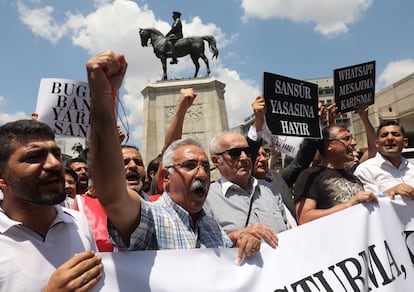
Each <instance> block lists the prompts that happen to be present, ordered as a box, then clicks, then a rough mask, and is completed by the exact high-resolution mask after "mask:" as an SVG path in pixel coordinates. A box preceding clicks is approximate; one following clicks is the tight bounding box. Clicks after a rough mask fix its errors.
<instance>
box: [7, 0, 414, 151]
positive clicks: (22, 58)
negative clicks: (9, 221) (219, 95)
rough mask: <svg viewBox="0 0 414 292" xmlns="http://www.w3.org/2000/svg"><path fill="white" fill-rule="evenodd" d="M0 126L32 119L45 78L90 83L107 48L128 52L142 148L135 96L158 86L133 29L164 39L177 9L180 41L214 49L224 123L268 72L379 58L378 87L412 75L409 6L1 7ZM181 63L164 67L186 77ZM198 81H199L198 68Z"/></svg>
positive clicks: (327, 71) (246, 104)
mask: <svg viewBox="0 0 414 292" xmlns="http://www.w3.org/2000/svg"><path fill="white" fill-rule="evenodd" d="M0 5H1V7H0V8H1V9H0V16H1V19H2V25H1V26H0V35H1V40H2V42H1V43H2V45H1V52H2V57H3V58H2V62H1V64H2V65H1V69H2V70H1V71H0V124H2V123H5V122H7V121H11V120H15V119H19V118H25V117H29V116H30V114H31V112H32V111H34V109H35V107H36V99H37V93H38V89H39V82H40V79H41V78H46V77H47V78H68V79H75V80H81V81H85V80H86V74H85V62H86V61H87V60H88V59H89V58H90V57H91V56H92V55H94V54H96V53H98V52H101V51H105V50H108V49H111V50H113V51H115V52H123V53H125V54H126V58H127V61H128V62H129V68H128V73H127V76H126V79H125V82H124V87H123V89H122V91H121V99H122V103H123V104H124V106H125V108H126V109H127V119H128V122H129V125H130V132H131V133H130V135H131V141H130V142H131V143H133V144H136V145H138V146H140V139H141V128H142V127H141V126H142V120H141V116H142V96H141V94H140V92H141V90H142V89H143V88H144V86H145V84H147V83H153V82H155V81H157V80H160V79H161V65H160V62H159V60H158V59H157V58H156V57H155V56H154V55H153V53H152V48H150V47H146V48H143V47H141V45H140V42H139V39H138V28H140V27H141V28H145V27H156V28H157V29H159V30H160V31H162V32H163V33H166V32H168V30H169V28H170V26H171V22H172V18H171V12H172V11H174V10H178V11H181V12H182V17H181V19H182V22H183V33H184V36H190V35H205V34H212V35H214V36H215V37H216V39H217V44H218V48H219V51H220V54H219V58H218V60H217V61H216V60H214V61H210V64H211V67H212V74H211V75H212V76H214V77H217V78H218V79H220V80H222V81H223V82H224V83H226V95H225V98H226V107H227V111H228V116H229V124H230V126H234V125H237V124H239V123H241V122H242V121H243V119H244V118H245V117H247V116H248V115H249V114H250V113H251V107H250V104H251V102H252V101H253V100H254V98H255V96H256V94H257V93H259V92H261V91H262V74H263V72H264V71H267V72H272V73H276V74H280V75H285V76H289V77H292V78H296V79H313V78H318V77H330V76H332V71H333V69H336V68H340V67H346V66H349V65H353V64H358V63H363V62H367V61H371V60H376V65H377V89H378V90H379V89H381V88H383V87H385V86H387V85H389V84H391V83H392V82H395V81H397V80H399V79H401V78H403V77H404V76H406V75H408V74H411V73H413V72H414V49H413V47H414V46H413V43H414V38H413V37H412V35H413V34H412V29H413V27H414V17H413V11H414V1H408V0H393V1H388V0H224V1H223V0H208V1H207V0H204V1H199V0H192V1H188V0H169V1H165V0H151V1H149V0H148V1H142V0H137V1H126V0H116V1H105V0H95V1H85V0H71V1H67V0H49V1H43V0H16V1H9V0H0ZM193 70H194V68H193V64H192V62H191V60H190V59H189V58H188V57H187V58H186V59H181V60H180V63H179V64H178V65H177V66H174V67H169V72H168V73H169V75H170V77H174V78H182V77H190V76H192V74H193ZM200 73H201V74H200V75H203V74H205V67H204V64H201V68H200Z"/></svg>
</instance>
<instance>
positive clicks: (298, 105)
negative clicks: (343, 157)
mask: <svg viewBox="0 0 414 292" xmlns="http://www.w3.org/2000/svg"><path fill="white" fill-rule="evenodd" d="M263 95H264V99H265V102H266V122H267V126H268V127H269V129H270V131H271V132H272V134H274V135H281V136H298V137H313V138H320V136H321V134H320V125H319V118H318V85H317V84H314V83H310V82H305V81H301V80H297V79H293V78H289V77H285V76H281V75H276V74H272V73H267V72H265V73H264V76H263Z"/></svg>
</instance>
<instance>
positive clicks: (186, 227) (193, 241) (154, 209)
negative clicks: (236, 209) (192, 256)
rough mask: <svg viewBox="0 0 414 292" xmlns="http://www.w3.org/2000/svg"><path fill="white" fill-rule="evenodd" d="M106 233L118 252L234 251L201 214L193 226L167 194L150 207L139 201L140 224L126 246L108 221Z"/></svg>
mask: <svg viewBox="0 0 414 292" xmlns="http://www.w3.org/2000/svg"><path fill="white" fill-rule="evenodd" d="M108 231H109V235H110V236H111V238H112V240H113V242H114V244H115V245H116V246H117V247H118V249H119V250H121V251H125V250H155V249H188V248H197V247H233V242H232V241H231V240H230V239H229V238H228V237H227V235H226V234H225V232H224V231H223V230H222V229H221V227H220V226H219V225H218V224H217V222H216V221H215V220H214V219H213V218H212V217H210V216H207V215H206V213H205V212H204V210H201V211H200V213H199V215H198V217H197V220H196V221H195V222H193V220H192V219H191V217H190V215H189V214H188V212H187V211H186V210H184V209H183V208H182V207H181V206H179V205H178V204H176V203H175V202H174V201H173V200H171V198H170V196H169V195H168V194H167V193H164V194H163V195H162V196H161V197H160V198H159V199H158V200H157V201H155V202H152V203H150V202H145V201H142V200H141V220H140V223H139V225H138V227H137V228H136V229H135V231H134V232H133V233H132V234H131V237H130V245H129V246H126V244H125V243H124V242H123V241H122V239H121V237H120V235H119V233H118V232H117V230H116V229H115V227H114V226H113V225H112V223H111V222H110V221H109V220H108Z"/></svg>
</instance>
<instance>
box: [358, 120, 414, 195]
mask: <svg viewBox="0 0 414 292" xmlns="http://www.w3.org/2000/svg"><path fill="white" fill-rule="evenodd" d="M375 144H376V146H377V148H378V152H377V154H376V156H375V157H374V158H371V159H368V160H367V161H365V162H363V163H361V164H360V165H359V166H358V167H357V168H356V170H355V175H356V176H357V177H358V178H359V179H360V180H361V181H362V183H363V184H364V188H365V189H366V190H369V191H372V192H374V193H376V194H385V195H387V196H390V197H394V196H395V195H403V196H407V197H410V198H412V199H414V165H413V164H412V163H410V162H409V161H408V160H407V159H405V158H404V157H403V156H402V150H403V148H406V147H407V146H408V139H407V138H406V137H405V130H404V128H403V126H401V125H400V124H399V123H398V122H397V121H394V120H385V121H383V122H381V124H380V125H379V127H378V130H377V140H376V142H375Z"/></svg>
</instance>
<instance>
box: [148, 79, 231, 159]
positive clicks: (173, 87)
mask: <svg viewBox="0 0 414 292" xmlns="http://www.w3.org/2000/svg"><path fill="white" fill-rule="evenodd" d="M224 87H225V84H224V83H222V82H220V81H219V80H218V79H216V78H210V77H206V78H191V79H179V80H165V81H159V82H156V83H153V84H148V85H147V86H146V87H145V88H144V89H143V90H142V92H141V93H142V95H143V96H144V110H143V132H142V143H141V145H142V149H141V153H142V155H143V159H144V163H145V166H147V165H148V163H149V161H151V160H152V159H154V158H155V157H156V156H157V155H158V154H160V153H161V150H162V147H163V145H164V139H165V133H166V130H167V128H168V125H169V124H170V122H171V119H172V117H173V116H174V114H175V112H176V106H177V101H178V98H179V92H180V89H181V88H193V90H194V91H195V92H196V93H197V97H196V99H195V100H194V102H193V105H192V106H191V107H190V108H189V109H188V111H187V113H186V115H185V118H184V126H183V135H182V137H183V138H184V137H187V136H192V137H196V138H197V139H198V140H199V141H200V142H201V144H202V145H203V148H204V150H205V152H206V153H207V156H209V153H208V149H209V145H210V140H211V138H212V137H214V136H215V135H217V134H218V133H220V132H222V131H225V130H228V120H227V111H226V104H225V101H224Z"/></svg>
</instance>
